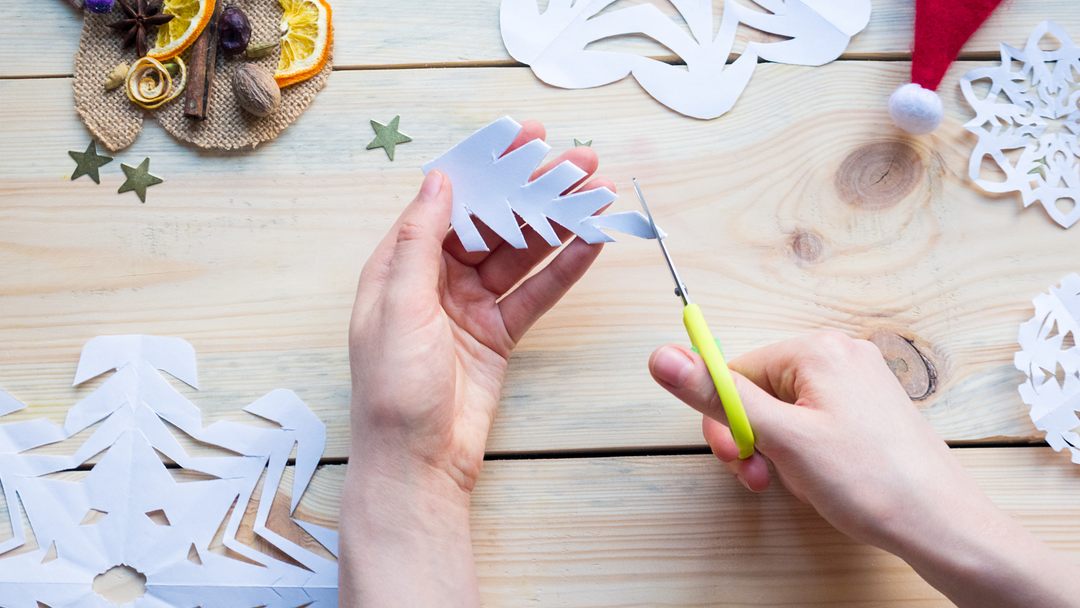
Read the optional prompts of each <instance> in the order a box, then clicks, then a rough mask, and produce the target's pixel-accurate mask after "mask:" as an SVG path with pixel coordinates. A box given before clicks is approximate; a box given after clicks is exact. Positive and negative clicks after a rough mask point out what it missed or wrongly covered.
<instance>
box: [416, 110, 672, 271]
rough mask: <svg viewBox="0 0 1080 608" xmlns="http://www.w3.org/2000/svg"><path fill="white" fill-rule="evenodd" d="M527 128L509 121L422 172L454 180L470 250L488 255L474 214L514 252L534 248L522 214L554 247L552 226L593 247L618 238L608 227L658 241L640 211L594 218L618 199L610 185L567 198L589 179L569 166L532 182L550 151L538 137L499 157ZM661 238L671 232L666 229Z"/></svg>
mask: <svg viewBox="0 0 1080 608" xmlns="http://www.w3.org/2000/svg"><path fill="white" fill-rule="evenodd" d="M520 131H521V125H519V124H518V123H517V122H515V121H514V120H513V119H512V118H510V117H509V116H504V117H503V118H500V119H499V120H496V121H495V122H493V123H491V124H489V125H488V126H486V127H484V128H482V129H480V130H479V131H477V132H476V133H473V134H472V135H470V136H468V137H467V138H465V139H464V140H463V141H462V142H461V143H459V144H458V145H456V146H454V147H453V148H450V150H448V151H447V152H446V153H444V154H443V155H442V156H440V157H439V158H436V159H435V160H433V161H431V162H429V163H427V164H426V165H424V166H423V168H422V169H423V171H424V174H427V173H428V172H429V171H431V170H432V169H438V170H439V171H442V172H443V173H445V174H446V176H447V177H449V178H450V183H451V184H453V187H454V189H453V192H454V207H453V211H452V212H451V215H450V222H451V224H452V225H453V227H454V231H455V232H456V233H457V235H458V237H459V238H460V239H461V244H462V245H464V247H465V250H466V251H488V246H487V243H485V242H484V239H483V237H481V236H480V231H479V230H477V229H476V225H475V224H474V223H473V219H472V216H476V218H477V219H479V220H480V221H481V222H483V223H484V224H485V225H486V226H487V227H488V228H491V229H492V230H493V231H494V232H495V234H497V235H499V236H500V237H502V239H503V240H504V241H506V242H507V243H510V244H511V245H513V246H514V247H517V248H518V249H524V248H526V247H528V245H527V244H526V242H525V236H524V235H523V234H522V232H521V228H519V227H518V220H517V218H516V217H515V216H514V214H515V213H516V214H517V215H518V216H520V217H521V219H523V220H525V223H527V224H528V225H529V226H531V227H532V228H533V230H535V231H536V232H537V234H539V235H540V236H541V237H543V238H544V240H545V241H547V242H548V244H550V245H553V246H557V245H559V244H560V243H561V241H560V240H559V237H558V235H557V234H556V233H555V228H554V227H553V226H552V225H551V222H555V223H556V224H559V225H560V226H562V227H563V228H566V229H567V230H569V231H571V232H573V233H574V234H576V235H578V236H579V237H581V239H582V240H584V241H585V242H587V243H601V242H608V241H614V240H615V239H613V238H611V237H610V236H608V235H606V234H604V233H603V232H602V231H601V229H602V228H603V229H609V230H617V231H619V232H623V233H626V234H630V235H633V236H637V237H640V238H646V239H647V238H655V236H654V234H653V231H652V226H651V225H650V224H649V220H648V219H647V218H646V217H645V216H644V215H643V214H642V213H641V212H639V211H626V212H622V213H610V214H606V215H593V214H594V213H596V212H597V211H599V210H600V209H603V208H604V206H605V205H607V204H608V203H611V202H612V201H614V200H615V199H616V198H617V197H616V195H615V193H614V192H612V191H611V190H609V189H607V188H595V189H593V190H586V191H584V192H574V193H571V194H567V195H565V196H563V195H562V192H565V191H566V190H567V189H568V188H570V187H571V186H573V185H574V184H575V183H577V182H578V181H579V180H581V179H582V178H583V177H585V176H586V173H585V172H584V171H582V170H581V169H580V168H579V167H578V166H577V165H575V164H574V163H571V162H570V161H565V162H562V163H560V164H559V165H557V166H556V167H555V168H554V169H552V170H551V171H548V172H547V173H545V174H543V175H541V176H540V177H538V178H536V179H534V180H533V181H531V182H530V181H529V176H531V175H532V173H533V171H535V170H536V168H537V167H538V166H540V161H542V160H544V156H546V155H547V153H548V151H549V150H551V146H549V145H547V144H546V143H544V142H543V141H542V140H539V139H534V140H532V141H530V142H529V143H527V144H525V145H523V146H521V147H520V148H518V149H516V150H514V151H513V152H510V153H509V154H506V155H504V156H501V158H500V155H502V154H503V152H505V151H506V149H507V148H508V147H510V144H512V143H513V142H514V139H515V138H517V134H518V132H520ZM549 220H550V221H549ZM660 236H661V237H663V236H666V235H665V234H664V233H663V231H661V232H660Z"/></svg>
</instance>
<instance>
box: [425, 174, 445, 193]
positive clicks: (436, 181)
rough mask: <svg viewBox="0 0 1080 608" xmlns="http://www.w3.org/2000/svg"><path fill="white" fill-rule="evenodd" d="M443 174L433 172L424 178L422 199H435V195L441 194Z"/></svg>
mask: <svg viewBox="0 0 1080 608" xmlns="http://www.w3.org/2000/svg"><path fill="white" fill-rule="evenodd" d="M442 180H443V176H442V172H441V171H431V172H429V173H428V174H427V176H426V177H425V178H424V183H423V184H422V185H421V186H420V198H422V199H433V198H435V195H436V194H438V193H439V190H440V189H441V188H442Z"/></svg>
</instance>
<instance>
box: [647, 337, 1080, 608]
mask: <svg viewBox="0 0 1080 608" xmlns="http://www.w3.org/2000/svg"><path fill="white" fill-rule="evenodd" d="M729 365H730V367H731V369H732V370H733V371H734V372H736V373H734V374H732V375H733V376H734V378H735V385H736V387H737V389H738V391H739V395H740V397H741V398H742V401H743V405H744V406H745V408H746V413H747V416H748V417H749V419H750V423H751V425H752V427H753V429H754V435H755V448H756V451H755V453H754V454H753V455H752V456H751V457H750V458H748V459H746V460H739V459H738V452H739V450H738V448H737V447H736V445H735V441H734V439H733V438H732V436H731V432H730V431H729V430H728V428H727V427H726V426H724V424H723V423H722V421H726V417H725V416H724V410H723V406H722V405H721V403H720V398H719V396H718V395H717V393H716V387H715V385H714V384H713V382H712V378H711V377H710V375H709V371H708V369H707V368H706V367H705V363H704V362H703V361H702V360H701V357H699V356H698V355H697V354H696V353H694V352H692V351H691V350H690V349H688V348H685V347H682V346H676V345H668V346H662V347H660V348H658V349H657V350H656V351H655V352H654V353H653V355H652V358H651V359H650V361H649V369H650V370H651V371H652V374H653V377H654V378H655V379H656V381H657V382H658V383H659V384H660V385H661V386H663V387H664V388H666V389H667V390H668V391H670V392H671V393H672V394H674V395H675V396H676V397H678V398H679V399H681V400H683V401H684V402H686V403H687V404H689V405H690V406H692V407H693V408H695V409H697V410H698V411H700V412H701V413H702V414H704V415H705V418H704V432H705V438H706V440H707V441H708V443H709V446H710V447H711V448H712V451H713V453H714V454H716V456H717V457H719V458H720V459H721V460H723V461H724V462H726V463H727V466H728V468H729V470H731V471H732V472H733V473H734V474H735V475H736V476H737V477H738V478H739V480H740V481H741V482H742V483H743V485H745V486H746V487H748V488H750V489H751V490H754V491H762V490H764V489H765V488H766V487H768V485H769V467H768V462H767V461H766V458H768V460H771V461H772V463H773V465H774V466H775V469H776V473H777V475H778V476H779V478H780V480H781V481H782V482H783V484H784V485H785V486H786V487H787V488H788V490H790V491H791V493H792V494H794V495H795V496H796V497H798V498H799V499H801V500H803V501H805V502H808V503H810V504H811V505H812V506H813V507H814V508H815V509H817V511H818V513H820V514H821V515H822V516H823V517H824V518H825V519H826V520H828V521H829V522H830V523H831V524H832V525H834V526H835V527H836V528H837V529H839V530H840V531H841V532H844V533H845V534H847V535H848V536H851V537H852V538H854V539H856V540H860V541H862V542H866V543H870V544H873V545H876V546H878V547H881V548H883V549H886V550H888V551H891V552H893V553H895V554H897V555H899V556H900V557H902V558H904V559H905V560H907V561H908V563H910V564H911V565H912V567H914V568H915V570H916V571H918V572H919V574H921V575H922V576H923V577H924V578H926V579H927V581H929V582H930V583H931V584H932V585H934V586H935V587H937V588H938V589H939V590H940V591H942V592H943V593H945V594H946V595H948V596H949V597H950V598H951V599H952V600H953V601H954V602H956V603H958V604H960V605H962V606H980V607H985V606H1059V605H1060V606H1067V605H1072V604H1071V603H1070V602H1071V601H1074V600H1073V599H1072V598H1070V597H1069V594H1070V593H1072V594H1075V593H1076V592H1077V591H1080V589H1077V588H1078V587H1080V576H1077V574H1078V573H1077V568H1076V567H1075V566H1074V565H1071V564H1069V563H1068V562H1067V561H1065V560H1063V559H1061V558H1060V556H1057V555H1056V554H1054V553H1053V551H1051V550H1050V549H1049V548H1048V547H1046V545H1044V544H1042V543H1041V542H1039V541H1038V540H1036V539H1035V538H1034V537H1032V536H1031V535H1030V534H1029V533H1027V531H1026V530H1024V529H1023V528H1022V527H1021V526H1020V525H1019V524H1017V523H1015V522H1014V521H1012V520H1011V519H1010V518H1009V517H1008V516H1007V515H1005V514H1004V513H1003V512H1002V511H1000V510H999V509H998V508H997V507H996V506H995V505H994V504H993V503H992V502H991V501H990V500H989V499H988V498H987V497H986V495H985V494H984V493H983V492H982V490H980V489H979V487H978V486H977V485H976V484H975V482H974V480H973V479H972V478H971V476H970V475H969V474H968V473H967V471H965V470H964V468H963V467H961V466H960V463H959V462H958V461H957V460H956V459H955V458H954V457H953V455H952V453H951V452H950V450H949V448H948V446H947V445H946V444H945V442H944V441H942V439H941V438H940V437H939V436H938V435H937V433H936V432H934V429H933V428H932V427H931V426H930V424H929V422H927V421H926V418H924V417H923V415H922V414H920V413H919V410H918V409H917V408H916V407H915V406H914V404H912V402H911V400H910V399H909V398H908V396H907V394H906V393H905V392H904V389H903V388H902V387H901V386H900V383H899V382H898V381H897V379H896V377H895V376H893V374H892V372H891V371H890V370H889V368H888V366H887V365H886V363H885V360H884V359H883V358H882V356H881V352H880V351H879V350H878V348H877V347H876V346H874V345H873V344H871V343H870V342H867V341H865V340H853V339H851V338H849V337H847V336H845V335H843V334H840V333H836V332H822V333H819V334H816V335H813V336H808V337H805V338H796V339H793V340H787V341H785V342H780V343H777V344H773V345H770V346H766V347H764V348H760V349H758V350H755V351H752V352H750V353H747V354H745V355H742V356H741V357H738V358H736V359H733V360H732V361H731V362H730V364H729ZM1063 580H1074V581H1075V582H1073V583H1071V584H1070V585H1066V586H1067V587H1070V588H1071V589H1064V588H1063V586H1062V585H1061V584H1060V581H1063ZM1075 597H1080V595H1075Z"/></svg>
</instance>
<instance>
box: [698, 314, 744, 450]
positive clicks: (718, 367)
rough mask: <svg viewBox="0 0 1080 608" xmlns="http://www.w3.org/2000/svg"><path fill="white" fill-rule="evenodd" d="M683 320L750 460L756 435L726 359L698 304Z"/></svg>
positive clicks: (731, 425) (735, 434) (737, 437)
mask: <svg viewBox="0 0 1080 608" xmlns="http://www.w3.org/2000/svg"><path fill="white" fill-rule="evenodd" d="M682 317H683V325H686V333H688V334H690V342H691V343H692V344H693V345H694V348H696V349H697V352H698V354H699V355H701V358H702V359H704V360H705V366H706V367H708V368H709V374H710V375H711V376H712V379H713V384H715V385H716V392H717V394H718V395H720V402H721V403H722V404H723V405H724V413H726V414H727V419H728V428H730V429H731V436H732V437H734V438H735V445H737V446H738V447H739V458H749V457H750V456H751V455H752V454H753V453H754V431H753V429H751V428H750V420H749V419H747V417H746V410H745V409H744V408H743V404H742V399H740V398H739V392H738V391H736V390H735V381H734V380H733V379H732V378H731V370H729V369H728V366H727V362H726V361H724V355H723V353H721V352H720V347H719V346H717V344H716V340H714V339H713V336H712V332H711V331H709V326H708V325H706V324H705V317H704V316H703V315H702V314H701V308H700V307H698V305H697V304H687V305H686V306H685V307H684V308H683V315H682Z"/></svg>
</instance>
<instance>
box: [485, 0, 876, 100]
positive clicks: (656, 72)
mask: <svg viewBox="0 0 1080 608" xmlns="http://www.w3.org/2000/svg"><path fill="white" fill-rule="evenodd" d="M616 2H617V0H577V1H574V0H549V1H548V2H547V7H546V8H545V9H544V12H543V13H541V12H540V8H539V5H538V2H537V0H502V3H501V5H500V9H499V10H500V13H499V23H500V27H501V29H502V38H503V44H504V45H505V46H506V50H507V52H508V53H510V56H511V57H513V58H514V59H516V60H518V61H520V62H522V63H525V64H528V65H529V67H531V68H532V70H533V73H534V74H536V77H537V78H539V79H540V80H542V81H544V82H546V83H548V84H550V85H553V86H557V87H562V88H566V89H582V88H589V87H598V86H603V85H606V84H610V83H612V82H615V81H617V80H621V79H623V78H625V77H626V76H627V75H629V74H633V76H634V78H636V79H637V81H638V83H640V84H641V86H642V88H644V89H645V90H646V91H648V92H649V94H650V95H652V96H653V97H654V98H656V100H657V101H659V102H660V103H662V104H664V105H666V106H667V107H669V108H671V109H672V110H675V111H676V112H679V113H682V114H685V115H687V116H692V117H694V118H703V119H708V118H716V117H717V116H720V115H721V114H723V113H725V112H727V111H728V110H730V109H731V108H732V106H734V105H735V101H736V100H738V98H739V95H740V94H741V93H742V91H743V89H744V88H746V83H747V82H748V81H749V80H750V76H751V75H752V74H753V73H754V68H755V67H757V60H758V58H759V57H760V58H762V59H765V60H766V61H775V62H778V63H789V64H794V65H822V64H824V63H828V62H830V61H832V60H834V59H836V58H837V57H839V56H840V54H841V53H843V52H844V49H846V48H847V45H848V42H849V41H850V40H851V37H852V36H854V35H855V34H856V33H858V32H860V31H861V30H862V29H863V28H865V27H866V24H867V23H868V22H869V21H870V0H753V2H754V4H755V5H757V7H760V9H764V10H759V8H751V7H750V6H744V5H742V4H740V3H739V2H736V1H735V0H728V1H725V2H723V4H722V5H723V15H722V16H721V17H720V26H719V28H718V29H717V28H714V26H713V14H714V6H713V5H714V4H715V3H714V2H713V1H712V0H671V5H672V6H674V7H675V9H676V10H677V11H678V13H679V17H681V18H682V20H683V21H685V23H686V29H685V30H684V29H683V28H682V27H681V26H680V24H678V23H677V21H676V20H675V19H671V18H669V17H668V16H667V15H665V14H664V13H663V12H661V11H660V9H659V8H657V7H656V6H655V5H653V4H648V3H643V4H636V5H632V6H628V7H620V8H619V9H616V10H605V9H608V7H610V6H613V5H615V4H616ZM627 4H628V3H627ZM740 24H741V25H745V26H747V27H751V28H754V29H756V30H759V31H762V32H767V33H770V34H775V35H777V36H778V37H781V38H783V39H782V40H778V41H776V42H757V41H753V42H750V43H748V44H747V45H746V49H745V50H744V51H743V53H742V55H741V56H740V57H739V58H738V59H736V60H735V61H734V62H733V63H731V64H730V65H728V58H729V57H730V55H731V51H732V48H733V46H734V44H735V38H736V34H737V31H738V28H739V26H740ZM642 35H643V36H646V37H648V38H651V39H652V40H655V41H656V42H658V43H659V44H661V45H663V46H664V47H666V48H667V49H669V50H670V51H671V52H672V53H674V54H676V55H678V56H679V58H680V59H681V60H682V61H683V62H685V64H686V65H685V66H680V65H669V64H667V63H664V62H663V61H657V60H655V59H650V58H648V57H644V56H641V55H636V54H633V53H617V52H612V51H602V50H595V49H592V50H591V49H589V48H588V46H589V45H590V44H592V43H594V42H598V41H600V40H604V39H607V38H613V37H618V36H642Z"/></svg>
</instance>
